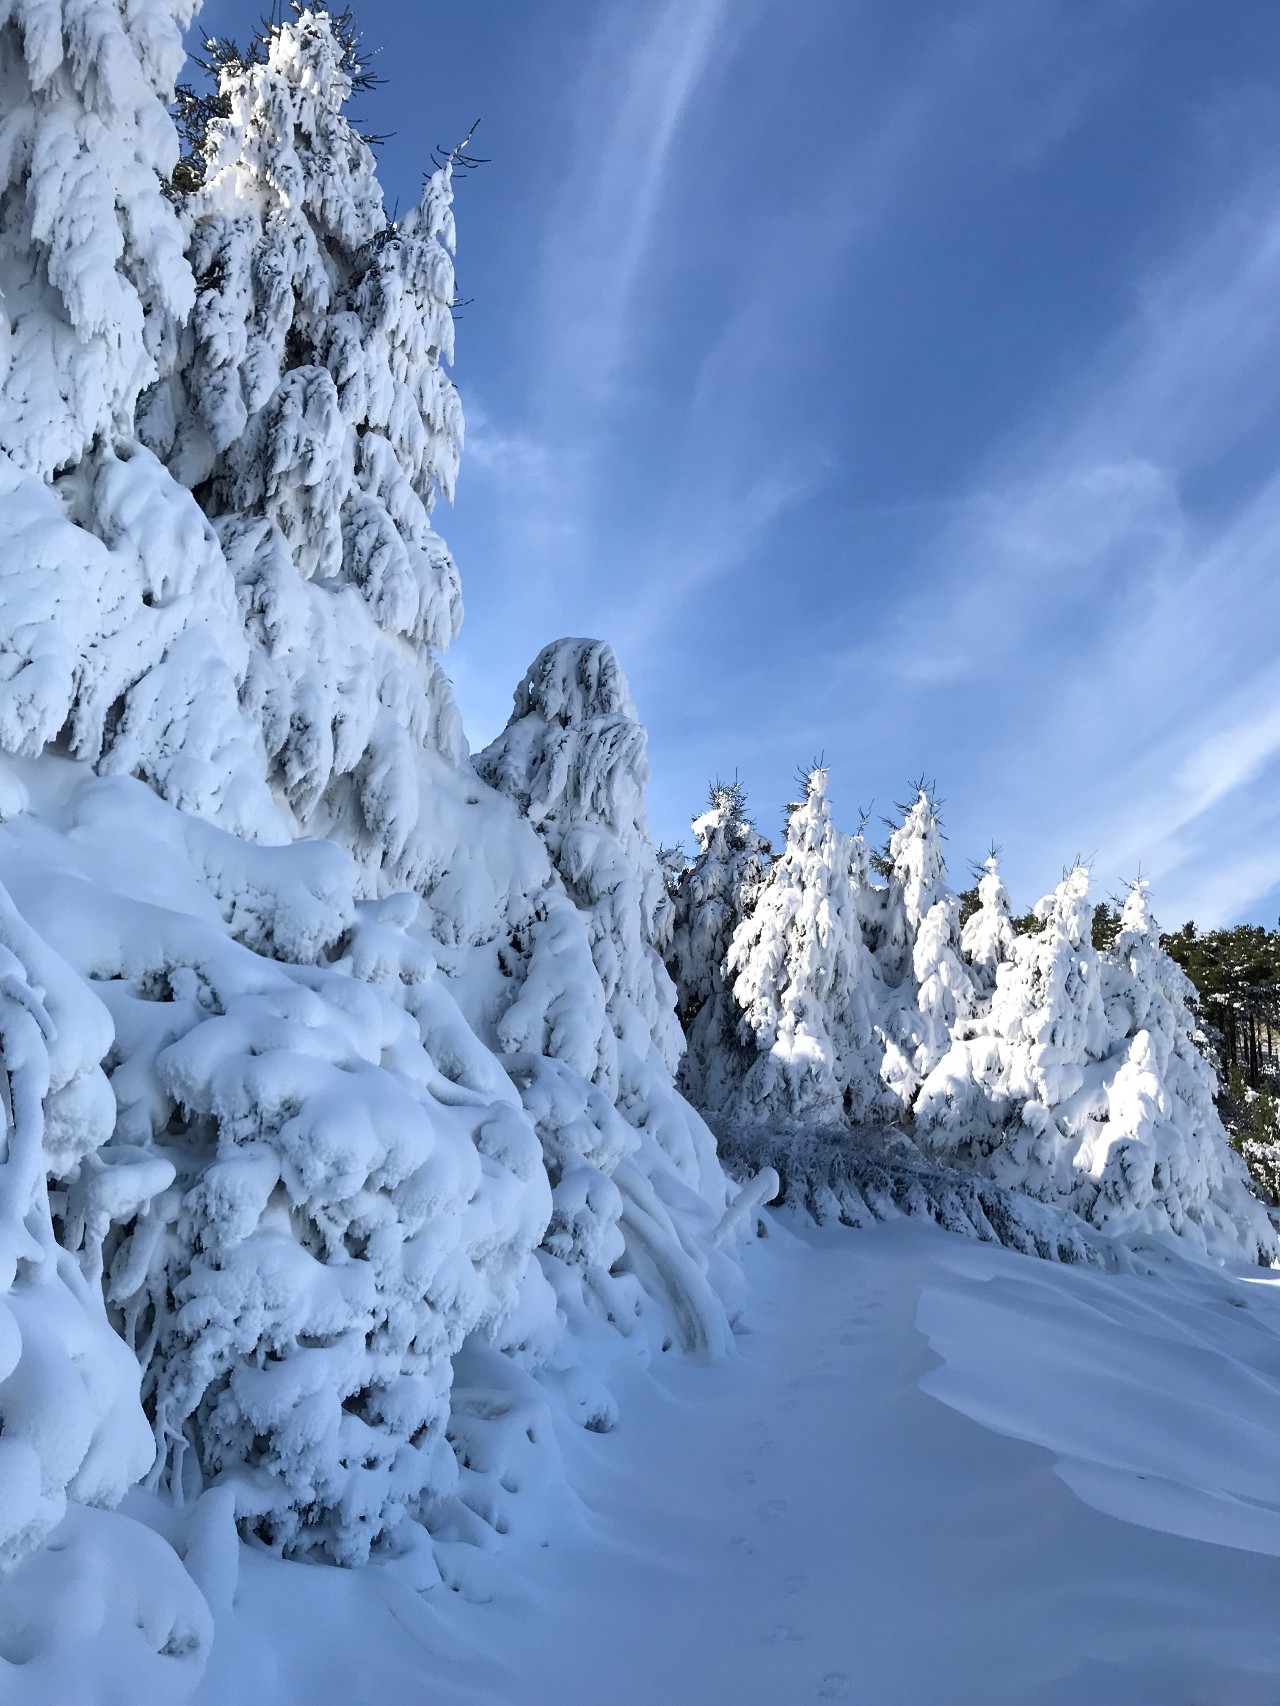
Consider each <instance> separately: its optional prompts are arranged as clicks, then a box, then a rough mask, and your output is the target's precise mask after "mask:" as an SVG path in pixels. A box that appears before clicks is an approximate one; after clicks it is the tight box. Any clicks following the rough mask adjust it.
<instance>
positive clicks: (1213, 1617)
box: [196, 1217, 1280, 1706]
mask: <svg viewBox="0 0 1280 1706" xmlns="http://www.w3.org/2000/svg"><path fill="white" fill-rule="evenodd" d="M770 1230H771V1236H770V1237H769V1238H768V1239H766V1240H764V1241H761V1242H760V1243H758V1244H757V1246H756V1247H755V1248H754V1250H753V1252H752V1256H751V1260H750V1263H749V1268H748V1273H749V1279H750V1282H751V1290H750V1298H751V1301H750V1305H749V1309H748V1314H747V1319H746V1327H747V1330H746V1332H745V1333H744V1334H743V1335H742V1337H741V1338H740V1340H739V1347H738V1354H737V1355H736V1356H735V1357H734V1358H732V1359H731V1360H728V1361H725V1362H722V1363H720V1364H717V1365H715V1366H713V1367H710V1368H705V1367H702V1368H699V1367H694V1366H691V1365H689V1364H688V1363H686V1362H683V1361H677V1360H672V1361H670V1362H669V1363H667V1364H664V1366H663V1367H662V1369H661V1371H660V1372H659V1374H658V1375H657V1377H656V1378H653V1377H647V1376H635V1377H633V1378H632V1381H631V1382H630V1385H629V1386H628V1387H627V1388H626V1389H625V1391H624V1394H623V1396H624V1402H623V1405H622V1409H623V1419H622V1421H621V1423H620V1425H619V1427H618V1429H617V1430H616V1431H615V1432H614V1433H612V1434H609V1435H604V1436H597V1435H592V1434H583V1433H579V1432H575V1433H574V1434H573V1435H572V1436H570V1435H569V1434H568V1433H566V1434H565V1439H564V1444H565V1448H566V1458H567V1464H568V1470H569V1476H570V1480H571V1482H572V1491H568V1490H562V1491H561V1492H560V1493H558V1494H556V1495H555V1501H556V1504H557V1505H558V1507H559V1516H558V1518H557V1529H556V1532H555V1535H554V1537H553V1538H552V1540H551V1542H550V1544H549V1545H547V1546H545V1547H544V1546H543V1545H542V1544H541V1543H540V1540H539V1539H538V1538H534V1537H530V1538H528V1539H526V1540H524V1541H521V1540H520V1539H519V1537H512V1539H511V1540H510V1542H509V1543H508V1544H507V1545H506V1547H505V1548H504V1555H503V1559H502V1562H501V1565H500V1569H501V1575H500V1577H499V1578H498V1579H497V1580H496V1581H495V1583H493V1584H491V1588H490V1589H488V1590H480V1591H492V1588H494V1587H496V1588H498V1589H499V1590H500V1591H499V1597H498V1598H497V1599H495V1600H494V1601H493V1602H492V1603H487V1604H486V1603H474V1602H473V1600H472V1599H471V1598H469V1597H466V1596H464V1595H451V1594H450V1593H449V1592H448V1590H447V1588H435V1589H433V1590H431V1591H429V1592H427V1593H426V1594H422V1595H420V1594H415V1593H414V1592H413V1591H412V1590H411V1589H410V1588H409V1587H408V1586H407V1585H406V1579H405V1578H404V1577H402V1576H397V1574H396V1572H395V1571H393V1570H384V1569H374V1570H370V1571H364V1572H347V1573H345V1574H344V1573H342V1572H339V1571H335V1570H330V1569H315V1568H308V1567H304V1566H299V1565H288V1564H279V1563H275V1562H274V1561H270V1560H266V1559H263V1558H261V1557H255V1556H253V1555H252V1554H248V1553H246V1554H245V1557H244V1560H243V1563H242V1566H241V1574H240V1584H239V1589H238V1592H237V1597H236V1604H235V1607H234V1609H233V1610H231V1612H230V1613H229V1614H227V1615H224V1616H223V1617H222V1618H221V1619H220V1621H219V1627H218V1636H217V1639H216V1641H215V1645H214V1650H213V1658H212V1663H211V1667H210V1670H209V1673H208V1676H207V1678H206V1680H205V1683H204V1685H203V1687H202V1688H201V1690H200V1692H199V1693H198V1695H197V1696H196V1698H197V1699H198V1700H199V1701H201V1702H205V1703H207V1706H214V1703H215V1702H216V1703H217V1706H250V1702H252V1703H253V1706H275V1703H276V1702H285V1701H289V1702H295V1701H297V1702H301V1701H306V1702H307V1703H308V1706H330V1703H331V1702H332V1703H333V1706H337V1703H338V1702H343V1703H345V1706H352V1703H364V1702H368V1703H370V1706H373V1703H375V1702H379V1703H381V1702H387V1703H390V1702H400V1701H406V1702H407V1701H411V1700H417V1699H420V1698H422V1699H440V1700H447V1701H449V1702H451V1703H452V1702H459V1703H462V1702H475V1703H476V1706H481V1703H483V1706H543V1703H544V1702H549V1701H555V1702H557V1703H558V1706H599V1703H600V1702H603V1701H608V1702H609V1703H610V1706H654V1702H658V1701H661V1702H664V1703H666V1706H710V1703H713V1702H714V1703H716V1706H719V1703H720V1702H725V1703H732V1706H799V1703H800V1702H803V1701H809V1700H813V1701H821V1700H828V1699H830V1700H846V1701H850V1702H854V1701H856V1702H860V1703H862V1706H920V1703H921V1702H923V1701H933V1700H936V1701H939V1702H942V1701H945V1702H946V1703H947V1706H1077V1703H1079V1702H1083V1701H1088V1702H1090V1706H1193V1703H1194V1706H1208V1703H1214V1706H1263V1703H1264V1702H1267V1703H1269V1702H1273V1701H1274V1700H1275V1699H1276V1695H1277V1687H1278V1680H1277V1679H1280V1627H1277V1624H1276V1620H1275V1616H1274V1606H1275V1603H1276V1594H1277V1591H1278V1590H1280V1483H1278V1482H1277V1477H1276V1470H1275V1462H1276V1450H1275V1447H1276V1415H1277V1412H1278V1409H1280V1282H1277V1280H1276V1279H1274V1278H1272V1277H1271V1276H1269V1275H1263V1276H1258V1275H1257V1273H1256V1270H1255V1271H1252V1272H1241V1273H1240V1274H1239V1275H1229V1274H1221V1273H1220V1274H1213V1273H1210V1272H1208V1271H1206V1270H1203V1269H1191V1268H1188V1269H1186V1270H1185V1271H1178V1270H1176V1269H1174V1270H1165V1271H1162V1272H1160V1273H1158V1274H1155V1275H1153V1276H1151V1277H1147V1278H1129V1277H1116V1276H1109V1275H1100V1274H1096V1273H1093V1272H1087V1271H1084V1270H1081V1269H1076V1268H1066V1267H1061V1266H1058V1265H1055V1264H1049V1263H1044V1262H1037V1261H1034V1260H1032V1259H1029V1258H1027V1257H1024V1256H1019V1255H1015V1254H1013V1253H1011V1252H1007V1251H1002V1250H997V1249H992V1248H989V1247H980V1246H976V1245H974V1244H971V1243H969V1242H967V1241H964V1240H961V1239H958V1238H955V1237H953V1236H950V1235H948V1234H945V1233H940V1232H937V1231H934V1230H931V1229H928V1228H924V1227H920V1226H919V1225H916V1224H912V1223H905V1222H898V1223H896V1224H894V1225H890V1226H887V1227H882V1228H878V1229H876V1230H874V1231H870V1232H861V1233H851V1232H849V1231H848V1230H847V1229H835V1230H831V1231H815V1230H814V1229H812V1228H802V1227H801V1226H800V1225H799V1224H798V1223H796V1222H784V1221H783V1220H781V1219H780V1218H777V1217H774V1218H772V1219H771V1222H770Z"/></svg>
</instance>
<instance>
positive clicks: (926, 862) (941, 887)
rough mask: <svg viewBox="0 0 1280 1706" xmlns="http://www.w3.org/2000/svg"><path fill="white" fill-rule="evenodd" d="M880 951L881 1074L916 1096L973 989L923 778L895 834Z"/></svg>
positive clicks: (907, 1098)
mask: <svg viewBox="0 0 1280 1706" xmlns="http://www.w3.org/2000/svg"><path fill="white" fill-rule="evenodd" d="M889 858H890V861H891V869H890V873H889V882H888V887H887V889H886V892H885V895H884V899H883V902H882V907H881V911H880V920H879V922H880V931H879V943H878V959H879V962H880V966H881V969H882V972H883V975H884V978H885V981H886V982H887V983H888V984H889V986H890V989H891V990H892V991H894V992H895V994H894V996H892V997H891V998H890V999H889V1001H888V1003H887V1012H886V1016H885V1020H884V1024H885V1031H886V1039H887V1040H886V1047H885V1057H884V1062H883V1065H882V1067H881V1075H882V1077H883V1078H884V1081H885V1083H886V1085H888V1087H889V1088H890V1090H891V1091H892V1092H893V1094H894V1095H895V1096H896V1097H897V1098H898V1100H899V1101H900V1102H902V1103H904V1104H909V1103H910V1102H911V1100H912V1098H913V1097H914V1095H915V1093H916V1090H917V1088H918V1086H919V1084H920V1083H921V1081H922V1080H923V1079H924V1078H926V1077H927V1076H928V1074H929V1073H930V1072H931V1071H932V1070H933V1068H934V1067H935V1066H936V1065H937V1063H938V1061H939V1060H941V1059H942V1057H943V1055H944V1054H945V1053H946V1052H947V1047H948V1044H949V1042H950V1037H951V1033H952V1031H953V1030H954V1028H955V1025H956V1023H957V1021H958V1020H959V1019H960V1018H962V1017H964V1016H965V1015H966V1014H967V1013H968V1012H969V1011H970V1009H971V1008H972V1006H973V1001H974V989H973V984H972V981H971V979H970V977H969V973H968V971H967V969H966V967H965V964H964V960H963V957H962V955H961V950H960V907H959V900H958V898H957V897H956V895H955V894H953V893H952V891H951V889H950V888H949V887H948V886H947V881H946V876H947V867H946V861H945V859H944V858H943V853H942V831H941V828H940V826H939V823H938V808H937V805H936V804H935V802H934V800H933V798H932V797H931V795H930V794H929V792H928V790H927V789H926V788H924V787H923V786H922V787H921V788H920V789H919V790H918V792H917V795H916V798H915V800H914V802H913V803H912V804H911V806H910V807H908V808H907V810H906V813H905V815H904V818H903V821H902V823H901V824H900V825H899V826H898V827H897V828H896V829H895V830H894V831H893V834H892V835H891V836H890V838H889Z"/></svg>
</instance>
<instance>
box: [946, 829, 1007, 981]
mask: <svg viewBox="0 0 1280 1706" xmlns="http://www.w3.org/2000/svg"><path fill="white" fill-rule="evenodd" d="M1015 934H1016V932H1015V930H1014V928H1013V918H1012V911H1011V908H1010V906H1009V895H1008V891H1007V890H1006V889H1005V886H1004V883H1003V882H1002V880H1001V877H1000V859H999V855H998V854H997V853H996V852H995V851H994V849H993V850H992V852H991V853H990V854H989V855H988V856H987V859H986V861H985V862H984V864H983V868H982V875H981V876H980V877H979V878H978V909H977V911H976V912H975V913H973V915H972V916H971V917H970V918H968V919H967V920H966V922H965V925H964V929H963V930H962V931H961V933H960V946H961V948H962V949H963V950H964V957H965V959H966V960H967V961H968V964H969V975H970V977H971V978H972V979H973V983H974V987H975V990H976V992H977V993H978V994H979V995H981V996H989V995H991V994H992V993H993V992H994V990H995V986H996V975H997V973H998V972H999V970H1000V967H1001V966H1002V965H1003V964H1004V963H1005V961H1006V960H1007V959H1008V958H1009V957H1010V955H1011V954H1012V952H1013V941H1014V936H1015Z"/></svg>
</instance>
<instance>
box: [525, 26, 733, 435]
mask: <svg viewBox="0 0 1280 1706" xmlns="http://www.w3.org/2000/svg"><path fill="white" fill-rule="evenodd" d="M755 10H756V8H755V6H754V5H753V4H744V5H741V6H739V7H737V8H734V9H733V12H734V16H733V19H732V22H733V27H734V28H735V29H741V28H743V27H744V25H745V24H746V23H748V22H749V19H750V15H752V14H754V12H755ZM730 15H731V8H730V5H729V0H668V3H667V4H665V5H662V6H660V7H658V8H657V10H656V11H654V10H653V9H651V8H646V9H644V10H643V11H641V12H639V13H637V12H636V11H635V10H633V9H632V8H630V7H623V6H614V7H612V8H610V9H609V10H608V12H607V13H606V14H605V15H604V17H603V19H602V20H601V23H600V25H599V27H598V29H597V31H596V35H595V37H594V40H593V42H592V44H591V47H590V48H589V50H588V53H587V56H586V63H585V67H584V71H583V74H582V76H581V77H580V79H579V81H578V84H577V87H576V91H575V95H574V100H573V109H572V119H573V124H572V130H573V140H572V143H571V144H570V149H571V152H570V155H569V158H570V160H571V163H572V164H571V170H570V172H569V175H568V177H567V179H566V181H565V183H564V184H563V186H562V190H561V193H560V196H559V198H558V201H557V204H556V208H555V212H554V213H553V215H552V217H551V220H550V225H549V230H548V236H547V241H546V246H545V249H544V253H543V258H542V264H541V290H540V296H541V300H540V303H539V309H538V318H539V321H540V323H541V324H542V325H543V326H544V327H545V328H547V329H548V331H549V332H550V337H549V339H548V343H547V375H546V377H547V381H548V383H549V384H550V386H551V387H552V389H553V391H558V390H560V389H563V390H564V391H566V392H567V393H568V394H569V395H570V396H571V397H572V398H573V399H574V400H575V402H576V403H577V404H578V406H583V405H586V406H588V407H592V406H594V407H599V406H600V405H601V403H602V402H603V401H604V400H606V399H607V398H608V396H609V394H610V393H611V391H612V389H613V386H614V384H615V381H616V379H617V377H618V372H619V369H620V367H621V366H622V364H623V355H624V351H625V350H626V347H627V346H628V344H629V342H630V339H629V335H628V334H629V320H630V316H631V311H632V306H633V297H634V293H635V289H636V285H637V281H638V279H639V276H640V273H641V271H642V268H643V266H644V264H645V261H646V259H647V256H648V253H649V249H650V245H651V242H652V237H653V232H654V227H655V225H656V223H657V221H658V218H659V214H660V211H661V207H662V201H663V195H664V190H665V186H666V182H667V177H668V172H669V168H670V163H671V157H672V152H673V150H674V148H675V145H676V142H677V139H678V136H679V133H680V129H681V126H682V124H683V122H684V120H685V117H686V115H687V113H688V111H689V108H690V105H691V103H692V102H693V100H694V96H695V93H696V91H697V90H698V86H699V84H700V83H701V82H702V81H703V79H704V78H705V77H706V76H707V74H708V72H709V70H710V68H711V66H712V65H713V63H714V62H715V58H716V55H715V52H714V50H715V49H716V48H717V46H720V47H721V48H723V40H722V38H723V37H724V35H725V33H726V31H727V29H728V27H729V24H730ZM637 17H639V18H641V19H642V20H643V23H642V28H641V31H640V33H639V34H637V29H636V20H637Z"/></svg>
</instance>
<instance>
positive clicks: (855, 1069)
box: [727, 766, 888, 1124]
mask: <svg viewBox="0 0 1280 1706" xmlns="http://www.w3.org/2000/svg"><path fill="white" fill-rule="evenodd" d="M852 859H853V855H852V849H851V848H850V845H849V841H848V838H847V837H846V836H843V835H842V834H841V833H840V832H839V831H838V830H837V829H835V828H834V826H833V825H832V822H831V810H830V805H829V803H828V800H827V772H826V771H825V770H824V769H823V768H822V767H821V766H815V768H814V769H812V770H811V771H810V772H809V774H808V775H807V776H806V778H805V797H804V799H803V800H802V801H801V802H799V803H798V804H797V805H795V806H794V807H793V808H792V810H791V815H790V817H789V819H788V821H787V834H786V843H785V845H784V847H783V849H782V852H781V854H780V855H779V857H778V859H777V861H776V863H775V864H774V865H773V867H772V869H771V870H770V872H769V876H768V879H767V881H766V882H765V884H764V887H763V888H762V889H761V891H760V894H759V896H758V898H757V900H756V904H755V907H754V909H753V911H752V912H751V913H750V915H749V916H748V917H746V918H745V919H743V921H742V922H741V923H740V924H739V926H738V928H737V929H736V931H735V932H734V936H733V940H732V943H731V945H730V948H729V954H728V960H727V967H728V971H729V973H730V975H732V977H733V980H734V981H733V996H734V999H735V1001H736V1002H737V1003H738V1006H739V1008H740V1009H741V1012H742V1015H743V1018H742V1021H741V1025H742V1033H741V1034H742V1035H743V1037H744V1038H745V1039H748V1040H749V1042H750V1044H751V1045H752V1051H753V1056H754V1058H752V1059H751V1060H750V1063H749V1065H748V1067H747V1070H746V1074H745V1076H744V1077H743V1079H742V1081H741V1084H740V1086H739V1088H738V1090H737V1093H736V1096H735V1098H734V1103H733V1112H734V1116H735V1118H741V1119H745V1120H747V1121H751V1122H759V1121H764V1122H769V1121H782V1122H795V1121H801V1120H803V1121H809V1122H812V1123H817V1124H822V1123H831V1122H832V1121H839V1120H842V1119H845V1118H851V1119H854V1120H861V1119H866V1118H869V1117H873V1116H875V1115H876V1114H877V1113H883V1112H884V1111H885V1109H886V1107H887V1105H888V1097H887V1096H886V1094H885V1091H884V1087H883V1085H882V1084H881V1081H880V1071H879V1067H880V1059H881V1054H882V1045H881V1041H880V1035H879V1025H880V1022H881V1019H882V1016H883V1014H882V1009H883V1002H884V985H883V982H882V980H881V977H880V974H879V972H878V970H877V968H876V965H875V961H874V960H873V958H872V956H871V954H870V952H869V951H868V949H867V946H866V943H865V942H864V940H863V936H862V926H861V922H860V909H859V905H858V900H857V896H856V895H855V890H854V881H853V876H852Z"/></svg>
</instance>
